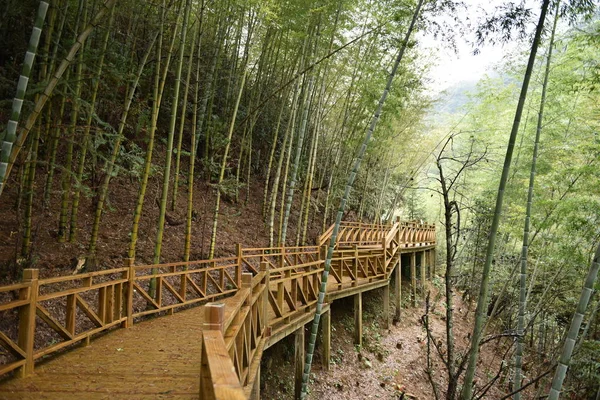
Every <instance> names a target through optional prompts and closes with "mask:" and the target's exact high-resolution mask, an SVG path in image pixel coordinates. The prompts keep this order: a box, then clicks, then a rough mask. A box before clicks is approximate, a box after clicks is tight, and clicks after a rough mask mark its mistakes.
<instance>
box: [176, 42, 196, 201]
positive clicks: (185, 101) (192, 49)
mask: <svg viewBox="0 0 600 400" xmlns="http://www.w3.org/2000/svg"><path fill="white" fill-rule="evenodd" d="M196 36H197V35H193V38H192V43H191V47H190V56H189V62H188V69H187V74H186V78H185V85H184V88H183V102H182V104H181V116H180V117H179V133H178V137H177V154H175V173H174V175H173V194H172V195H171V210H172V211H175V206H176V204H177V192H178V189H179V165H180V163H181V145H182V144H183V130H184V127H185V116H186V111H187V104H188V93H189V88H190V78H191V77H192V64H193V62H192V61H193V59H194V52H195V50H196ZM184 45H185V44H182V46H184Z"/></svg>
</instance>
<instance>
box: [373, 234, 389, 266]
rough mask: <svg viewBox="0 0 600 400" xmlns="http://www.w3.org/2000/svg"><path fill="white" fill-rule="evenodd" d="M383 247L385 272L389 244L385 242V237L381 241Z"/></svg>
mask: <svg viewBox="0 0 600 400" xmlns="http://www.w3.org/2000/svg"><path fill="white" fill-rule="evenodd" d="M381 247H382V248H383V270H384V271H385V267H386V265H387V242H386V241H385V236H384V237H383V239H381ZM375 265H377V264H375Z"/></svg>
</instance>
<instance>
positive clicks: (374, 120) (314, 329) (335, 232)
mask: <svg viewBox="0 0 600 400" xmlns="http://www.w3.org/2000/svg"><path fill="white" fill-rule="evenodd" d="M423 2H424V0H419V2H418V3H417V6H416V8H415V12H414V14H413V16H412V20H411V22H410V25H409V26H408V30H407V32H406V36H405V37H404V40H403V41H402V44H401V47H400V50H399V51H398V55H397V56H396V59H395V61H394V65H393V67H392V70H391V72H390V74H389V76H388V79H387V83H386V85H385V89H384V91H383V93H382V95H381V98H380V99H379V102H378V104H377V109H376V110H375V113H374V114H373V117H372V119H371V123H370V124H369V128H368V129H367V132H366V134H365V137H364V140H363V142H362V144H361V146H360V149H359V150H358V154H357V155H356V159H355V161H354V165H353V167H352V171H351V172H350V175H349V176H348V182H347V183H346V188H345V190H344V195H343V197H342V199H341V201H340V206H339V208H338V213H337V216H336V220H335V225H334V227H333V232H332V234H331V240H330V241H329V248H328V249H327V256H326V258H325V264H324V267H323V274H322V275H321V286H320V287H319V297H318V299H317V305H316V310H315V316H314V318H313V323H312V328H311V332H310V337H309V342H308V349H307V351H306V362H305V363H304V372H303V374H302V392H301V396H300V397H301V398H306V394H307V390H308V382H309V377H310V369H311V366H312V358H313V354H314V351H315V343H316V341H317V333H318V331H319V322H320V320H321V311H322V309H323V302H324V300H325V292H326V290H327V278H328V277H329V270H330V268H331V259H332V257H333V250H334V247H335V242H336V240H337V235H338V232H339V229H340V224H341V222H342V215H343V214H344V211H345V209H346V202H347V201H348V198H349V197H350V190H351V188H352V185H353V184H354V178H356V174H357V173H358V170H359V168H360V164H361V162H362V158H363V156H364V154H365V151H366V149H367V146H368V145H369V142H370V141H371V136H372V135H373V131H374V130H375V127H376V126H377V122H378V121H379V118H380V116H381V111H382V109H383V104H384V103H385V100H386V98H387V96H388V93H389V92H390V89H391V87H392V82H393V80H394V77H395V76H396V72H397V71H398V67H399V66H400V62H401V61H402V58H403V56H404V52H405V51H406V48H407V47H408V41H409V39H410V36H411V34H412V31H413V29H414V27H415V24H416V22H417V19H418V18H419V14H420V12H421V7H422V6H423Z"/></svg>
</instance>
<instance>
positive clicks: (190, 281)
mask: <svg viewBox="0 0 600 400" xmlns="http://www.w3.org/2000/svg"><path fill="white" fill-rule="evenodd" d="M185 279H186V281H188V282H189V283H190V285H192V288H193V289H194V290H195V291H196V293H198V294H199V295H200V297H206V292H204V291H202V289H200V287H199V286H198V285H196V282H194V281H193V280H192V278H191V277H190V276H189V275H186V277H185Z"/></svg>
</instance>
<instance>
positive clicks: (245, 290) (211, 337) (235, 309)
mask: <svg viewBox="0 0 600 400" xmlns="http://www.w3.org/2000/svg"><path fill="white" fill-rule="evenodd" d="M262 269H263V271H261V272H260V273H259V274H258V275H256V276H254V277H252V273H244V274H243V276H242V289H241V290H239V291H238V293H236V295H235V296H234V298H233V299H232V302H233V305H232V306H230V307H227V308H226V307H225V305H224V304H223V303H220V304H219V303H209V304H207V305H206V306H205V318H204V328H203V330H202V355H201V367H200V399H201V400H209V399H235V400H237V399H246V398H249V397H251V395H252V393H253V391H256V390H259V384H260V383H259V380H260V360H261V357H262V351H263V349H264V346H265V341H266V338H267V337H268V330H267V292H268V281H269V274H268V267H267V265H266V263H265V264H264V265H263V268H262ZM230 304H231V302H230Z"/></svg>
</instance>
